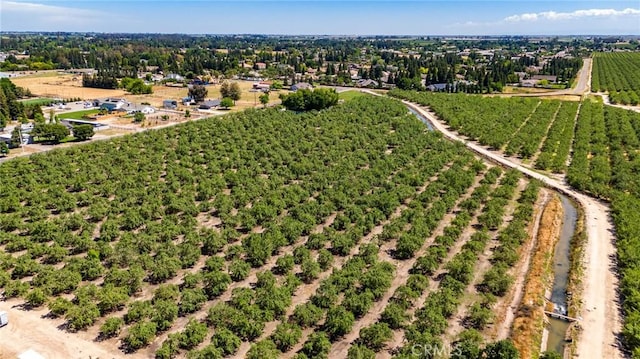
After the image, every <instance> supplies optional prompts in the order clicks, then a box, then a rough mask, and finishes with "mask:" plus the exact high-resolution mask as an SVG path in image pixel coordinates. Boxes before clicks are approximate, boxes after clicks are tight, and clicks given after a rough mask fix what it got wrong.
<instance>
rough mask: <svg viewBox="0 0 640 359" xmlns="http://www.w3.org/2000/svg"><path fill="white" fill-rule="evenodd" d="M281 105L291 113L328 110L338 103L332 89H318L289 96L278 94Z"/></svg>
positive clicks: (304, 90)
mask: <svg viewBox="0 0 640 359" xmlns="http://www.w3.org/2000/svg"><path fill="white" fill-rule="evenodd" d="M280 99H281V100H282V105H283V106H284V107H286V108H287V109H288V110H291V111H298V112H300V111H310V110H322V109H325V108H329V107H331V106H334V105H336V104H337V103H338V94H337V93H336V91H335V90H334V89H325V88H318V89H315V90H308V89H303V90H298V91H295V92H293V93H290V94H280Z"/></svg>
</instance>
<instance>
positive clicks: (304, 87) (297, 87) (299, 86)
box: [291, 82, 313, 91]
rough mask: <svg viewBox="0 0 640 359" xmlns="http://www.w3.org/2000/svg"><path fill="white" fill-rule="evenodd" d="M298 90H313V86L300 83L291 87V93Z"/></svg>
mask: <svg viewBox="0 0 640 359" xmlns="http://www.w3.org/2000/svg"><path fill="white" fill-rule="evenodd" d="M298 90H313V86H311V84H310V83H308V82H298V83H297V84H295V85H293V86H291V91H298Z"/></svg>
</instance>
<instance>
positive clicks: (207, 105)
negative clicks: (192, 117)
mask: <svg viewBox="0 0 640 359" xmlns="http://www.w3.org/2000/svg"><path fill="white" fill-rule="evenodd" d="M218 106H220V100H207V101H203V102H202V103H201V104H200V105H199V106H198V108H199V109H200V110H211V109H212V108H216V107H218Z"/></svg>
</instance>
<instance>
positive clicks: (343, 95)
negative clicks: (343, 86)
mask: <svg viewBox="0 0 640 359" xmlns="http://www.w3.org/2000/svg"><path fill="white" fill-rule="evenodd" d="M339 96H340V99H341V100H345V101H349V100H353V99H354V98H357V97H362V96H370V95H368V94H366V93H362V92H360V91H357V90H349V91H345V92H340V94H339Z"/></svg>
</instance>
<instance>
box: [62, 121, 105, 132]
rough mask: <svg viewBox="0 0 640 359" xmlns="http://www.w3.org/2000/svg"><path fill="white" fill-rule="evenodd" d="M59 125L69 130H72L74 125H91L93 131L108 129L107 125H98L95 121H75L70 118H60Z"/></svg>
mask: <svg viewBox="0 0 640 359" xmlns="http://www.w3.org/2000/svg"><path fill="white" fill-rule="evenodd" d="M60 123H61V124H63V125H65V126H67V127H69V128H73V126H75V125H91V126H93V130H94V131H100V130H106V129H108V128H109V125H107V124H104V123H100V122H96V121H85V120H76V119H71V118H61V119H60Z"/></svg>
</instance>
